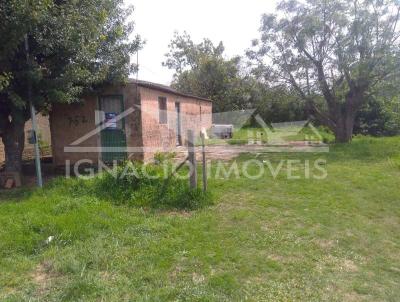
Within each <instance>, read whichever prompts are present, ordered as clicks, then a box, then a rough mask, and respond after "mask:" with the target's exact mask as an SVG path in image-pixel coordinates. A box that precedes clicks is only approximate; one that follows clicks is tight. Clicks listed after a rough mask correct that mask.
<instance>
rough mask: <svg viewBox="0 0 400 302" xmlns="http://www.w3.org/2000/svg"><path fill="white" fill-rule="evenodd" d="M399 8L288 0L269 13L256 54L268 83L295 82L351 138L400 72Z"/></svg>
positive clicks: (361, 0)
mask: <svg viewBox="0 0 400 302" xmlns="http://www.w3.org/2000/svg"><path fill="white" fill-rule="evenodd" d="M399 14H400V4H399V3H398V2H397V1H395V0H354V1H346V0H332V1H320V0H305V1H297V0H284V1H281V2H280V3H279V4H278V6H277V13H276V14H266V15H264V16H263V18H262V27H261V30H260V32H261V38H260V39H259V40H255V41H254V42H253V46H254V49H253V50H251V51H249V52H248V55H249V57H250V58H251V59H252V60H254V61H256V62H257V63H258V68H257V69H258V71H260V70H261V71H262V72H263V75H264V79H265V80H266V81H270V82H271V81H273V82H275V83H280V84H283V85H289V86H290V87H292V89H293V90H294V91H296V93H297V94H298V95H299V96H300V97H301V99H302V100H303V101H304V102H305V104H306V106H307V108H308V110H309V112H311V113H312V114H313V115H314V116H315V117H316V118H318V119H319V120H320V121H321V122H322V123H324V124H325V125H326V126H328V127H329V128H330V129H331V130H332V131H333V132H334V133H335V136H336V140H337V141H339V142H348V141H350V140H351V137H352V133H353V127H354V122H355V118H356V116H357V113H358V111H359V110H360V108H361V107H362V106H363V105H364V104H365V103H366V102H367V100H368V98H369V97H371V96H374V95H376V93H377V92H378V90H379V88H381V87H382V83H383V82H385V81H390V79H392V78H393V77H395V76H397V75H398V72H399V67H400V66H399V65H400V50H399V36H400V33H399V30H398V21H399ZM320 100H324V103H323V104H324V105H323V106H321V105H320V103H321V102H320Z"/></svg>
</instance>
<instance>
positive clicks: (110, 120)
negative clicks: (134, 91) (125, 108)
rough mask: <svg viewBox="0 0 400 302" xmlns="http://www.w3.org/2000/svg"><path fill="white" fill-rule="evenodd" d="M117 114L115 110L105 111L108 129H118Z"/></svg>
mask: <svg viewBox="0 0 400 302" xmlns="http://www.w3.org/2000/svg"><path fill="white" fill-rule="evenodd" d="M116 118H117V114H116V113H115V112H106V113H105V125H106V128H107V129H117V128H118V125H117V119H116Z"/></svg>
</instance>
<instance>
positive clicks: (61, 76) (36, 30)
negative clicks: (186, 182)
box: [0, 0, 141, 166]
mask: <svg viewBox="0 0 400 302" xmlns="http://www.w3.org/2000/svg"><path fill="white" fill-rule="evenodd" d="M131 13H132V8H126V7H124V5H123V1H122V0H87V1H50V0H34V1H19V0H5V1H1V2H0V20H1V22H2V24H1V25H2V26H1V27H0V43H1V44H2V48H1V50H0V136H3V141H4V143H5V144H7V145H8V146H10V148H11V147H12V146H14V145H15V146H14V149H15V148H17V149H18V148H19V149H21V147H22V146H21V139H22V138H23V130H21V129H23V124H24V122H25V121H26V120H27V119H28V118H29V116H30V115H29V106H28V90H29V89H28V84H29V82H31V84H32V92H33V95H32V101H33V104H34V105H35V107H36V109H37V110H39V111H46V110H49V109H50V108H51V104H52V103H54V102H74V101H77V100H79V97H80V95H81V94H82V93H84V92H89V91H91V90H94V89H96V88H97V87H99V85H101V84H102V83H105V82H113V81H118V82H120V81H123V80H124V79H125V78H126V77H127V76H128V74H129V73H130V72H131V71H132V70H133V69H134V68H135V66H134V65H132V64H130V61H129V56H130V54H132V53H133V52H135V51H136V50H137V49H138V48H139V47H140V45H141V41H140V38H139V37H138V36H137V37H136V38H135V39H133V40H130V38H129V37H130V35H131V34H132V32H133V23H131V22H128V17H129V16H130V14H131ZM25 37H26V42H27V44H28V46H29V56H28V58H27V54H26V49H25V48H26V46H25V43H24V42H25ZM21 131H22V132H21ZM6 134H7V135H9V137H5V135H6ZM8 150H9V148H7V146H6V153H10V152H9V151H8ZM13 152H15V153H18V152H19V151H16V150H13ZM6 157H7V159H9V158H10V157H9V156H6ZM17 157H18V156H17ZM15 161H18V158H17V159H15ZM6 166H7V163H6Z"/></svg>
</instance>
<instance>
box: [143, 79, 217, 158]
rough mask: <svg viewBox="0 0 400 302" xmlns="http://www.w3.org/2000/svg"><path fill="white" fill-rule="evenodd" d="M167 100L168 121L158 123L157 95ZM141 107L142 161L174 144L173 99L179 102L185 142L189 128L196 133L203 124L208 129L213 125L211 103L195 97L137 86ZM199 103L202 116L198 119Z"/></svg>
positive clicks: (174, 118) (171, 147)
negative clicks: (138, 87)
mask: <svg viewBox="0 0 400 302" xmlns="http://www.w3.org/2000/svg"><path fill="white" fill-rule="evenodd" d="M159 97H165V98H166V99H167V110H168V112H167V118H168V123H167V124H160V123H159V110H158V98H159ZM140 99H141V108H142V132H143V146H144V148H145V154H144V160H145V161H147V160H149V159H151V158H152V157H153V155H154V153H155V152H158V151H164V152H168V151H173V150H174V148H175V147H176V133H175V132H176V130H175V129H176V113H175V102H179V103H180V104H181V105H180V106H181V131H182V139H183V141H182V143H183V144H185V142H186V133H187V130H188V129H193V130H194V131H195V134H196V135H199V133H200V130H201V128H202V127H204V128H206V129H209V128H210V127H211V125H212V116H211V114H212V104H211V102H208V101H203V100H199V99H196V98H188V97H181V96H177V95H174V94H170V93H164V92H161V91H158V90H153V89H149V88H144V87H141V88H140ZM200 106H201V112H202V115H201V119H200Z"/></svg>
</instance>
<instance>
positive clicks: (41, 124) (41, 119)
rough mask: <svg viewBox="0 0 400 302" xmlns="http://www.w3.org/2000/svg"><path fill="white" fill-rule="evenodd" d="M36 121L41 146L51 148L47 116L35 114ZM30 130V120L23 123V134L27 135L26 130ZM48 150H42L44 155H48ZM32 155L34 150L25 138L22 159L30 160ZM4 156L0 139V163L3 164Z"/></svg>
mask: <svg viewBox="0 0 400 302" xmlns="http://www.w3.org/2000/svg"><path fill="white" fill-rule="evenodd" d="M36 121H37V125H38V130H39V135H40V139H41V141H42V144H43V145H47V146H51V134H50V124H49V117H48V116H43V115H42V114H37V115H36ZM31 129H32V122H31V120H29V121H27V122H26V123H25V134H26V133H27V131H28V130H31ZM48 150H49V148H45V149H44V150H43V152H44V153H48ZM33 154H34V148H33V145H31V144H29V142H28V138H27V137H25V149H24V154H23V158H24V159H30V158H32V157H33ZM44 155H49V154H44ZM4 159H5V155H4V145H3V142H2V141H1V139H0V163H2V162H4Z"/></svg>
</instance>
